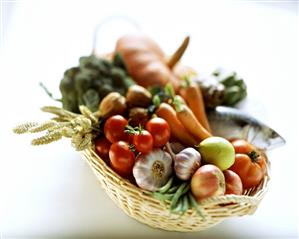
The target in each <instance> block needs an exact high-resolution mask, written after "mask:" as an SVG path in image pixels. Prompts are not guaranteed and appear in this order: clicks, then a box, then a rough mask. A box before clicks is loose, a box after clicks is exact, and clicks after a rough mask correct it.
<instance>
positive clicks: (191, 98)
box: [180, 83, 211, 132]
mask: <svg viewBox="0 0 299 239" xmlns="http://www.w3.org/2000/svg"><path fill="white" fill-rule="evenodd" d="M180 95H181V96H182V97H183V98H184V99H185V101H186V102H187V105H188V106H189V107H190V109H191V110H192V112H193V113H194V115H195V117H196V119H197V120H198V121H199V123H201V125H202V126H203V127H205V129H206V130H207V131H209V132H211V128H210V125H209V121H208V118H207V115H206V112H205V105H204V101H203V96H202V93H201V90H200V88H199V87H198V86H197V85H195V84H194V83H193V84H192V83H191V84H190V85H189V86H187V87H185V88H181V90H180Z"/></svg>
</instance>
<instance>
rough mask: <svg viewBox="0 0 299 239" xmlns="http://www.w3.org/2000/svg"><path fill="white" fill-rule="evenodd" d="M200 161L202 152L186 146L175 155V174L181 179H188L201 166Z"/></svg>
mask: <svg viewBox="0 0 299 239" xmlns="http://www.w3.org/2000/svg"><path fill="white" fill-rule="evenodd" d="M200 163H201V156H200V153H199V152H198V151H197V150H195V149H194V148H191V147H190V148H185V149H183V150H182V151H181V152H179V153H178V154H176V155H175V157H174V170H175V174H176V176H177V177H178V178H179V179H181V180H188V179H189V178H191V176H192V175H193V174H194V173H195V171H196V170H197V169H198V168H199V166H200Z"/></svg>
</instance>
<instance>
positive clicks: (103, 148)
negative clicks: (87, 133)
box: [94, 137, 111, 162]
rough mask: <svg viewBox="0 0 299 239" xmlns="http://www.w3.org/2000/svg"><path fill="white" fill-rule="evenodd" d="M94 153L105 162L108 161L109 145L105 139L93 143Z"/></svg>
mask: <svg viewBox="0 0 299 239" xmlns="http://www.w3.org/2000/svg"><path fill="white" fill-rule="evenodd" d="M94 144H95V150H96V153H97V154H98V155H99V157H100V158H102V159H103V160H104V161H105V162H107V161H108V159H109V149H110V146H111V143H110V142H109V141H108V140H107V139H106V138H105V137H102V138H98V139H96V140H95V142H94Z"/></svg>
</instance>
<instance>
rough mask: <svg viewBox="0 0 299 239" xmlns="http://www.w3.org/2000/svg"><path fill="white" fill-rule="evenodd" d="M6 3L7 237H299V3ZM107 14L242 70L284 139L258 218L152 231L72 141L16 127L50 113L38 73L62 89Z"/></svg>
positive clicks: (201, 61) (109, 37) (2, 66)
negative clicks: (35, 143) (187, 39)
mask: <svg viewBox="0 0 299 239" xmlns="http://www.w3.org/2000/svg"><path fill="white" fill-rule="evenodd" d="M0 6H1V7H0V14H1V15H0V16H1V25H0V27H1V29H0V30H1V32H0V33H1V42H0V43H1V48H0V83H1V91H0V102H1V107H0V111H1V117H0V120H1V124H0V125H1V126H0V127H1V131H0V148H1V153H0V232H1V235H2V238H9V237H20V238H24V237H28V238H30V237H36V238H42V237H53V238H59V237H61V238H62V237H78V238H85V237H87V236H89V237H98V238H117V237H119V238H141V236H142V237H144V238H148V237H151V238H159V237H161V238H162V237H164V238H182V237H184V238H297V237H298V231H297V230H298V176H297V174H298V173H297V170H298V163H297V161H298V160H299V155H298V76H299V74H298V42H299V38H298V3H297V2H295V1H221V2H220V1H219V2H218V1H205V2H203V1H188V0H184V1H154V0H152V1H131V0H126V1H116V0H106V1H83V0H82V1H78V2H75V1H25V0H23V1H22V0H20V1H8V0H6V1H5V0H0ZM111 15H112V16H117V15H118V16H119V15H121V16H130V17H131V18H133V19H135V20H136V21H137V22H138V23H139V24H140V26H141V27H142V29H143V30H144V31H145V32H146V33H148V34H150V35H151V36H152V37H153V38H155V39H156V40H157V41H158V42H159V44H160V45H161V46H162V47H163V49H165V51H166V52H167V53H171V52H172V51H173V50H174V49H175V47H176V46H177V45H178V44H179V42H180V41H181V40H182V38H183V37H184V36H185V35H187V34H189V35H190V36H191V44H190V48H189V49H188V51H187V53H186V55H185V56H184V62H185V63H186V64H189V65H192V66H193V67H195V68H196V69H197V70H199V71H201V72H207V73H208V72H210V71H211V70H213V69H214V68H216V67H218V66H223V67H226V68H229V69H233V70H236V71H237V72H238V73H239V74H241V75H242V76H243V77H244V79H245V80H246V82H247V84H248V93H249V96H248V99H247V100H246V101H245V102H244V103H243V104H242V105H241V108H242V109H243V110H245V111H248V112H250V113H251V114H252V115H253V116H255V117H256V118H258V119H261V120H262V121H264V122H265V123H267V124H268V125H269V126H271V127H272V128H274V129H275V130H277V131H278V132H279V133H280V134H281V135H282V136H284V137H285V139H286V140H287V144H286V145H285V146H284V147H282V148H279V149H277V150H274V151H273V152H270V153H269V156H270V159H271V162H272V180H271V184H270V188H269V191H268V193H267V194H266V197H265V198H264V200H263V201H262V203H261V205H260V207H259V208H258V210H257V212H256V213H255V214H254V215H253V216H246V217H241V218H232V219H229V220H226V221H224V222H223V223H221V224H219V225H217V226H215V227H213V228H211V229H209V230H206V231H203V232H197V233H185V234H181V233H171V232H165V231H161V230H156V229H151V228H149V227H147V226H145V225H142V224H140V223H138V222H136V221H134V220H133V219H130V218H129V217H127V216H126V215H125V214H124V213H122V211H121V210H120V209H118V208H117V207H116V206H115V205H114V204H113V203H112V201H110V199H109V198H108V197H107V196H106V195H105V193H104V192H103V191H102V190H101V189H100V187H99V184H98V183H97V181H96V179H95V177H94V176H93V175H92V173H91V170H90V169H89V168H88V166H87V165H86V164H85V163H84V162H83V160H81V158H80V155H79V154H78V153H77V152H75V151H74V150H73V149H72V148H71V146H70V142H69V141H68V140H64V141H61V142H57V143H53V144H52V145H49V146H42V147H32V146H30V139H31V138H32V137H31V136H16V135H13V134H12V131H11V129H12V128H13V126H15V125H16V124H18V123H22V122H24V121H30V120H47V119H48V118H49V115H47V114H44V113H42V112H40V111H39V108H40V107H41V106H44V105H53V104H55V103H54V102H53V101H52V100H51V99H49V98H48V97H47V96H46V95H45V94H44V92H43V91H42V90H41V88H39V86H38V84H39V82H40V81H42V82H44V84H46V85H47V86H48V88H49V89H50V90H51V91H53V93H54V94H55V95H56V96H57V97H59V96H60V95H59V90H58V85H59V81H60V79H61V78H62V75H63V72H64V70H65V69H66V68H68V67H71V66H74V65H76V64H77V62H78V58H79V57H80V56H82V55H88V54H89V53H90V52H91V48H92V36H93V31H94V29H95V26H96V25H97V24H98V23H100V22H101V21H103V19H105V18H106V17H108V16H111ZM118 24H121V22H119V23H118ZM116 26H118V25H117V24H116ZM119 26H120V25H119ZM122 30H124V28H122V27H121V28H120V27H118V28H115V26H114V30H113V32H112V33H111V34H108V33H103V34H102V35H101V38H100V40H101V41H103V42H102V43H100V44H98V46H99V47H98V49H99V51H101V52H105V51H108V50H109V45H110V47H111V46H112V45H113V44H114V41H115V36H114V35H117V34H119V33H120V32H122ZM108 43H109V44H108ZM58 105H59V104H58Z"/></svg>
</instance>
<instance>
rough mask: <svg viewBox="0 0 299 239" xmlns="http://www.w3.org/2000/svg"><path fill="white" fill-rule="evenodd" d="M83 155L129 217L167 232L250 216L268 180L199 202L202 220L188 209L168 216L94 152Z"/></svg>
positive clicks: (166, 208) (166, 205)
mask: <svg viewBox="0 0 299 239" xmlns="http://www.w3.org/2000/svg"><path fill="white" fill-rule="evenodd" d="M82 156H83V158H84V159H85V160H86V162H87V163H88V165H89V166H90V167H91V169H92V171H93V172H94V174H95V176H96V177H97V179H98V180H99V182H100V184H101V186H102V188H103V189H104V190H105V191H106V193H107V194H108V196H109V197H110V198H111V199H112V200H113V201H114V202H115V203H116V205H117V206H118V207H120V208H121V209H122V210H123V211H124V212H125V213H126V214H127V215H128V216H130V217H132V218H134V219H136V220H137V221H139V222H141V223H144V224H147V225H149V226H151V227H154V228H160V229H164V230H168V231H180V232H191V231H201V230H205V229H207V228H209V227H212V226H214V225H216V224H218V223H220V222H222V221H223V220H224V219H226V218H229V217H233V216H243V215H250V214H253V213H254V212H255V210H256V209H257V207H258V205H259V203H260V202H261V200H262V199H263V197H264V194H265V192H266V190H267V185H268V181H269V179H270V178H269V176H268V175H266V176H265V177H264V179H263V180H262V182H261V183H260V184H259V185H258V186H257V187H255V188H251V189H249V190H246V191H245V192H244V194H243V195H240V196H238V195H225V196H218V197H214V198H209V199H206V200H204V201H202V202H201V204H200V206H201V207H202V209H203V213H204V216H205V217H204V219H203V218H202V217H200V216H199V215H198V214H197V213H196V211H195V210H191V209H189V210H188V211H187V213H185V214H184V215H183V216H180V215H176V214H171V213H170V211H169V203H163V202H161V201H159V200H157V199H155V198H153V197H151V196H150V195H149V194H148V193H147V192H146V191H144V190H142V189H140V188H138V187H137V186H135V185H134V184H132V183H131V182H129V181H128V180H126V179H123V178H122V177H120V176H119V175H118V174H116V173H115V172H114V171H113V170H112V169H111V168H110V167H109V166H107V165H106V163H105V162H104V161H103V160H102V159H100V158H99V156H98V155H97V154H96V153H95V152H94V150H93V149H86V150H84V151H82Z"/></svg>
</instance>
